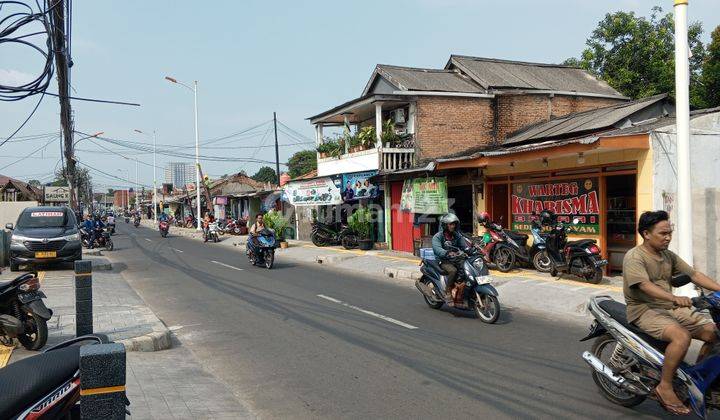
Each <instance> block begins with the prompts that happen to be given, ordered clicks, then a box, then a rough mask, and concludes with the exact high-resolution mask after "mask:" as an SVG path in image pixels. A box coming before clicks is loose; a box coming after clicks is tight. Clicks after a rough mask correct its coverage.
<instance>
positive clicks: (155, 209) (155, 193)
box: [134, 129, 157, 223]
mask: <svg viewBox="0 0 720 420" xmlns="http://www.w3.org/2000/svg"><path fill="white" fill-rule="evenodd" d="M134 131H135V132H136V133H140V134H142V135H144V136H148V137H149V136H150V135H149V134H147V133H144V132H143V131H142V130H138V129H135V130H134ZM156 138H157V136H156V134H155V130H153V133H152V139H153V222H154V223H157V177H156V176H155V165H156V161H155V145H156V142H155V140H156Z"/></svg>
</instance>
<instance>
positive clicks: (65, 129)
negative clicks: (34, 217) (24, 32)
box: [47, 0, 78, 210]
mask: <svg viewBox="0 0 720 420" xmlns="http://www.w3.org/2000/svg"><path fill="white" fill-rule="evenodd" d="M66 6H67V3H66V0H47V7H48V9H52V13H51V15H50V16H51V25H52V44H53V51H54V54H55V72H56V74H57V81H58V98H59V100H60V125H61V127H62V134H63V145H64V147H63V155H64V156H65V179H67V182H68V187H69V188H70V208H72V209H74V210H77V209H78V198H77V195H76V193H77V191H76V186H77V185H76V184H77V182H76V181H77V180H76V171H75V153H74V151H73V122H72V110H71V108H70V98H69V88H70V80H69V73H70V66H69V65H68V64H69V57H68V38H67V36H66V34H67V33H68V30H67V25H66V24H65V21H66V16H65V10H66Z"/></svg>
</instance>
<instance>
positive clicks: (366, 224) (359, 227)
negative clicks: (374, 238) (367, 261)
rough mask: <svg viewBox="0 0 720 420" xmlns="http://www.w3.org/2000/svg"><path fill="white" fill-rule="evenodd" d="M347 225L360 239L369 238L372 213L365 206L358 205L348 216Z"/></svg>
mask: <svg viewBox="0 0 720 420" xmlns="http://www.w3.org/2000/svg"><path fill="white" fill-rule="evenodd" d="M348 227H349V228H350V229H352V231H353V232H355V233H356V234H357V235H358V236H359V237H360V239H370V235H371V234H372V213H371V212H370V210H369V209H368V208H366V207H360V208H359V209H357V210H355V213H353V214H352V215H350V217H348Z"/></svg>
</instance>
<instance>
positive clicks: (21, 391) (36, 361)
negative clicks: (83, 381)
mask: <svg viewBox="0 0 720 420" xmlns="http://www.w3.org/2000/svg"><path fill="white" fill-rule="evenodd" d="M90 340H91V341H94V343H93V344H102V343H103V341H102V339H101V338H100V337H97V336H87V335H86V336H81V337H78V338H73V339H71V340H68V341H65V342H63V343H60V344H57V345H55V346H53V347H50V348H48V349H47V350H45V351H44V352H43V353H41V354H38V355H35V356H31V357H27V358H25V359H22V360H19V361H17V362H15V363H12V364H10V365H8V366H6V367H4V368H3V369H0V395H2V396H3V397H2V398H0V418H3V419H17V420H30V419H79V418H80V392H81V391H80V346H79V345H78V344H79V343H81V342H83V341H90ZM125 405H126V406H127V405H130V401H128V399H127V397H126V396H125ZM125 411H126V414H130V413H129V412H128V411H127V409H126V410H125Z"/></svg>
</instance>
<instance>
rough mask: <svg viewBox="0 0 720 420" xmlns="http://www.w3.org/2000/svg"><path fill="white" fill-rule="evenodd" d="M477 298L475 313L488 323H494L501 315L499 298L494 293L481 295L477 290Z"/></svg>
mask: <svg viewBox="0 0 720 420" xmlns="http://www.w3.org/2000/svg"><path fill="white" fill-rule="evenodd" d="M475 299H476V301H475V314H476V315H477V316H478V318H480V321H482V322H484V323H486V324H494V323H495V322H496V321H497V320H498V318H499V317H500V302H499V301H498V298H497V297H495V296H493V295H480V294H478V293H477V292H475ZM481 304H482V305H481Z"/></svg>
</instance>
